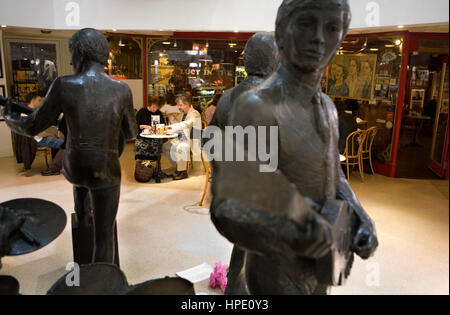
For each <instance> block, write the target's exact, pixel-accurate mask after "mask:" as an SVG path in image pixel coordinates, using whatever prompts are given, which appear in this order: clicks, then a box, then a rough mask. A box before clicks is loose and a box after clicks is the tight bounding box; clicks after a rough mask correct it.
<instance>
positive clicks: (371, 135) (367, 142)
mask: <svg viewBox="0 0 450 315" xmlns="http://www.w3.org/2000/svg"><path fill="white" fill-rule="evenodd" d="M377 132H378V127H376V126H374V127H370V128H369V129H367V130H366V136H365V138H364V142H363V147H362V152H363V153H367V152H370V151H371V150H372V144H373V140H374V139H375V136H376V135H377Z"/></svg>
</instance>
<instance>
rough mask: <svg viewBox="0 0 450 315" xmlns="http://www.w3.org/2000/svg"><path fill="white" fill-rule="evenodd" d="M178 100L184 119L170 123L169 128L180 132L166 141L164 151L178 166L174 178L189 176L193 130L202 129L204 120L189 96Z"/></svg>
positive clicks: (173, 163)
mask: <svg viewBox="0 0 450 315" xmlns="http://www.w3.org/2000/svg"><path fill="white" fill-rule="evenodd" d="M176 102H177V104H178V109H179V110H180V112H182V113H183V119H182V121H181V122H179V123H177V124H172V125H169V126H168V127H167V129H168V130H171V131H172V132H174V133H178V134H179V137H178V138H176V139H172V140H170V141H168V142H166V143H164V144H163V152H164V154H165V155H166V156H167V157H168V159H169V161H170V162H171V163H172V165H175V164H176V166H177V169H176V172H175V174H174V178H173V179H174V180H180V179H184V178H187V177H188V173H187V162H188V161H189V157H190V152H191V141H190V135H191V131H192V129H193V128H196V129H198V130H201V128H202V121H201V116H200V113H199V112H198V111H196V110H195V109H194V107H193V106H192V105H191V100H190V98H189V97H187V96H179V97H178V98H177V100H176ZM194 145H196V144H195V143H194Z"/></svg>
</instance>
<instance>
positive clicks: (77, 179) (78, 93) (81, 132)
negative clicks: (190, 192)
mask: <svg viewBox="0 0 450 315" xmlns="http://www.w3.org/2000/svg"><path fill="white" fill-rule="evenodd" d="M69 49H70V52H71V54H72V61H71V64H72V66H73V67H74V70H75V74H74V75H69V76H63V77H58V78H57V79H56V80H55V81H54V82H53V84H52V85H51V87H50V89H49V91H48V93H47V96H46V97H45V99H44V101H43V103H42V105H41V107H40V108H39V109H38V110H36V111H35V112H33V113H32V114H31V115H29V116H26V117H19V116H18V115H16V114H14V111H15V108H13V107H12V106H8V104H6V105H7V106H6V107H5V110H4V116H5V121H6V123H7V125H8V126H9V127H10V128H11V129H12V130H13V131H15V132H17V133H20V134H24V135H29V136H34V135H36V134H38V133H39V132H41V131H43V130H45V129H46V128H48V127H49V126H50V125H51V124H52V123H53V122H54V121H55V120H56V119H57V118H58V117H59V116H60V114H64V118H65V121H66V124H67V134H66V151H65V154H64V159H63V174H64V176H65V177H66V178H67V180H69V182H71V183H72V184H73V186H74V202H75V212H76V215H77V220H78V228H79V229H80V230H81V231H86V233H94V235H93V237H92V238H90V239H94V240H95V243H94V244H87V245H84V244H80V246H82V247H83V246H88V247H89V248H92V257H91V259H90V260H91V262H109V263H112V262H113V260H114V256H115V253H114V247H115V246H114V238H115V235H114V227H115V220H116V214H117V208H118V205H119V196H120V181H121V171H120V163H119V155H120V148H121V146H122V145H123V142H122V140H121V136H122V137H123V140H125V141H126V140H131V139H134V138H135V137H136V135H137V126H136V120H135V117H134V109H133V98H132V95H131V90H130V88H129V87H128V85H127V84H125V83H123V82H120V81H117V80H114V79H112V78H111V77H109V76H108V75H107V74H106V73H105V71H104V66H105V65H106V63H107V59H108V53H109V44H108V41H107V40H106V38H105V36H104V35H103V34H102V33H101V32H99V31H97V30H95V29H91V28H86V29H82V30H80V31H78V32H76V33H75V34H74V35H73V36H72V37H71V38H70V40H69ZM90 221H93V227H94V228H93V231H92V226H91V225H90Z"/></svg>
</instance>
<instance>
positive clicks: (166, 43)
mask: <svg viewBox="0 0 450 315" xmlns="http://www.w3.org/2000/svg"><path fill="white" fill-rule="evenodd" d="M162 44H163V45H170V44H171V42H162Z"/></svg>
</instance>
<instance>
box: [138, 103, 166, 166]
mask: <svg viewBox="0 0 450 315" xmlns="http://www.w3.org/2000/svg"><path fill="white" fill-rule="evenodd" d="M152 116H159V121H160V123H164V120H163V114H162V113H161V111H160V110H159V97H158V96H152V97H150V98H149V100H148V104H147V106H145V105H144V106H143V107H142V108H141V109H140V110H139V111H138V113H137V114H136V122H137V125H138V128H139V135H138V136H137V137H136V141H135V142H134V152H135V156H134V158H135V160H150V161H156V160H157V159H158V153H157V151H158V149H157V148H158V145H159V144H158V140H156V139H147V138H143V137H141V136H140V134H141V133H142V132H143V131H144V130H146V129H147V130H151V129H152Z"/></svg>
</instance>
